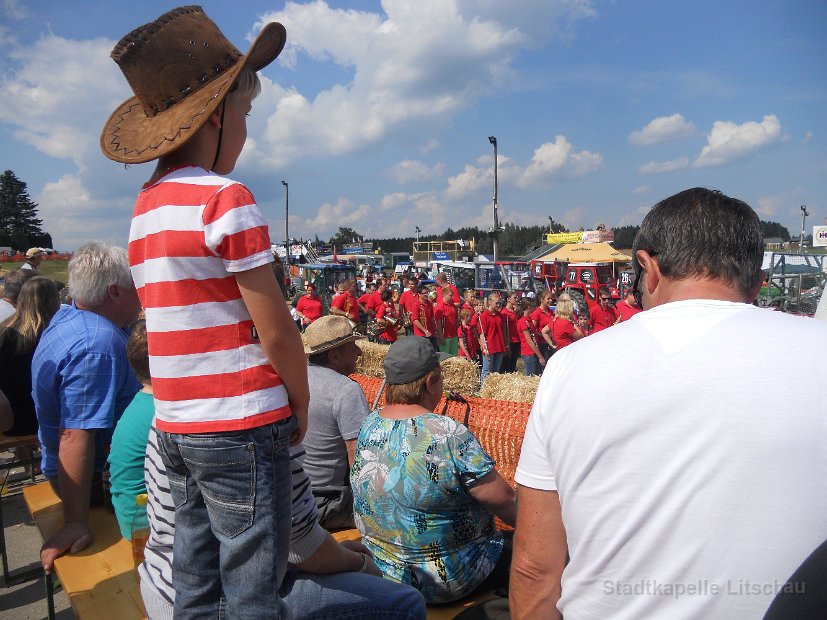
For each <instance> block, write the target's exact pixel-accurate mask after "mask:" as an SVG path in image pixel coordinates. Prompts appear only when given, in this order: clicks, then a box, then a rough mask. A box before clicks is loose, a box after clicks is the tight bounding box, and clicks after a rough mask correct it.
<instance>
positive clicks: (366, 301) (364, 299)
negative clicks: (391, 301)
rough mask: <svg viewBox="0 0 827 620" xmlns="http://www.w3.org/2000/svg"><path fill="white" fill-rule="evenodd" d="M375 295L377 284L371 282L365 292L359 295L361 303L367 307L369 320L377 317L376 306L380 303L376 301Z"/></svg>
mask: <svg viewBox="0 0 827 620" xmlns="http://www.w3.org/2000/svg"><path fill="white" fill-rule="evenodd" d="M374 295H376V284H374V283H373V282H371V283H370V284H368V287H367V290H366V291H365V292H364V294H362V295H360V296H359V303H360V304H361V305H362V307H363V308H364V309H365V312H366V313H367V315H368V320H369V321H370V320H372V319H374V318H376V307H375V306H376V305H378V304H376V303H375V302H374ZM380 303H381V302H380Z"/></svg>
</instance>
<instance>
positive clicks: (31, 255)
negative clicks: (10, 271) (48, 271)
mask: <svg viewBox="0 0 827 620" xmlns="http://www.w3.org/2000/svg"><path fill="white" fill-rule="evenodd" d="M44 256H46V250H44V249H43V248H29V249H28V250H26V262H24V263H23V264H22V265H21V266H20V268H21V269H28V270H30V271H37V270H38V268H39V267H40V263H42V262H43V257H44Z"/></svg>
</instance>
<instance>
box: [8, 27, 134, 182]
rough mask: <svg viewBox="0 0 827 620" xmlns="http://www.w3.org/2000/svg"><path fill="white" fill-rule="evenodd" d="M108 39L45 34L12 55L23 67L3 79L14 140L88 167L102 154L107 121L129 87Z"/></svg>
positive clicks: (111, 43) (125, 96) (124, 96)
mask: <svg viewBox="0 0 827 620" xmlns="http://www.w3.org/2000/svg"><path fill="white" fill-rule="evenodd" d="M113 45H114V42H113V41H109V40H107V39H94V40H90V41H71V40H68V39H64V38H61V37H56V36H45V37H42V38H40V39H38V40H37V42H36V43H34V45H33V46H32V47H30V48H27V49H25V50H23V49H18V50H15V51H14V52H12V53H11V54H9V56H10V57H11V58H13V59H14V60H17V61H18V62H19V63H20V65H19V68H17V70H16V71H15V72H12V73H7V74H5V75H2V77H0V121H3V122H4V123H8V124H9V125H10V126H11V127H14V129H13V130H12V131H13V135H14V137H15V139H17V140H19V141H21V142H24V143H26V144H29V145H31V146H33V147H35V148H36V149H38V150H40V151H42V152H43V153H45V154H47V155H50V156H52V157H57V158H61V159H71V160H73V161H74V162H75V163H76V164H77V165H78V166H83V165H84V162H85V160H86V159H87V158H89V157H90V155H94V157H98V156H99V153H100V151H99V149H98V136H99V135H100V130H101V128H102V127H103V121H104V120H105V119H106V118H107V117H108V116H109V114H110V113H111V112H112V110H113V109H114V108H115V106H116V105H117V104H118V103H120V102H121V101H123V100H124V99H126V98H127V96H128V87H127V85H126V82H125V80H124V79H123V78H122V77H121V76H120V72H119V71H118V68H117V66H116V65H115V63H114V62H112V60H111V59H110V58H109V52H110V50H111V49H112V46H113Z"/></svg>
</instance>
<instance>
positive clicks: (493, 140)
mask: <svg viewBox="0 0 827 620" xmlns="http://www.w3.org/2000/svg"><path fill="white" fill-rule="evenodd" d="M488 141H489V142H490V143H491V144H492V145H494V228H493V229H492V231H491V240H492V243H493V245H494V263H496V262H497V235H498V234H499V232H500V224H499V222H498V221H497V138H496V137H494V136H488Z"/></svg>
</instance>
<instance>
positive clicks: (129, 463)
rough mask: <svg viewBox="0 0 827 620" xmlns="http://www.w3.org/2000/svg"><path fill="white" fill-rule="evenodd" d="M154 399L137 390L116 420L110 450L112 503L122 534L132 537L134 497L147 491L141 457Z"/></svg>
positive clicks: (144, 450) (144, 453)
mask: <svg viewBox="0 0 827 620" xmlns="http://www.w3.org/2000/svg"><path fill="white" fill-rule="evenodd" d="M154 417H155V403H154V400H153V397H152V394H147V393H146V392H138V393H137V394H135V398H134V399H133V400H132V402H131V403H129V406H128V407H127V408H126V410H125V411H124V412H123V416H122V417H121V419H120V420H118V424H117V426H116V427H115V432H114V434H113V435H112V445H111V448H110V450H109V474H110V482H111V483H112V504H113V505H114V506H115V516H116V517H117V518H118V525H119V526H120V528H121V534H123V537H124V538H126V539H127V540H130V539H131V538H132V536H131V528H132V518H133V517H134V516H135V497H136V496H137V495H140V494H141V493H146V484H145V483H144V457H145V456H146V444H147V442H148V441H149V433H150V428H151V427H152V419H153V418H154Z"/></svg>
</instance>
